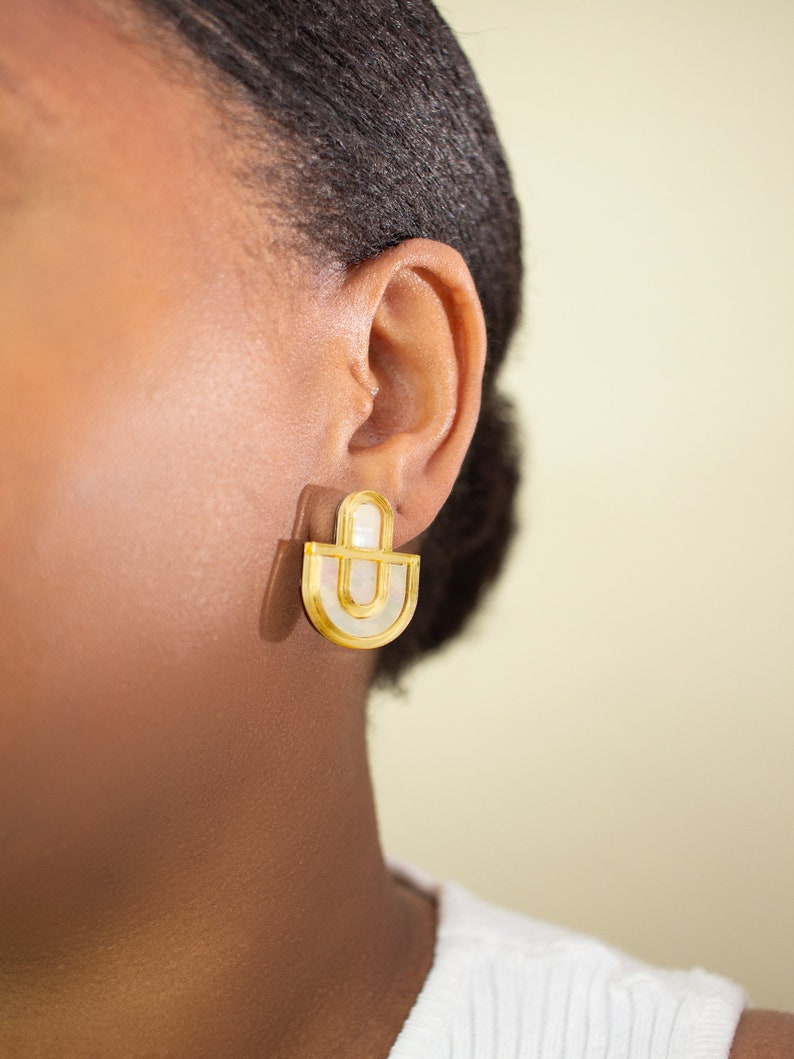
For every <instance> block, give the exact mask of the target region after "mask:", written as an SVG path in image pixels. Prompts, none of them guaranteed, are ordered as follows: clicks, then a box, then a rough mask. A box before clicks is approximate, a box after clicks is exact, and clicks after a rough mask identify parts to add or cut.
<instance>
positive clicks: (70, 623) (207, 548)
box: [0, 0, 484, 1059]
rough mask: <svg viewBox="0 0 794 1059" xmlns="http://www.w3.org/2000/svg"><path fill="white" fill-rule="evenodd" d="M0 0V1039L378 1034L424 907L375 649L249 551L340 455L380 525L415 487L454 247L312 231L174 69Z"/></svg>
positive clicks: (469, 318)
mask: <svg viewBox="0 0 794 1059" xmlns="http://www.w3.org/2000/svg"><path fill="white" fill-rule="evenodd" d="M3 14H4V15H5V18H4V19H3V22H4V25H5V27H6V28H5V29H4V32H3V34H2V41H0V66H2V70H3V75H2V76H3V81H2V85H0V129H2V133H1V135H2V142H3V150H2V156H1V157H2V176H0V180H1V181H2V184H1V185H0V195H1V196H2V206H1V207H0V231H2V237H1V238H0V277H1V278H0V314H1V316H2V319H3V329H2V335H0V422H1V423H2V424H3V444H2V451H0V478H1V479H2V482H3V489H2V493H1V494H0V554H2V557H3V558H2V570H1V571H0V651H1V652H2V654H1V655H0V672H1V674H2V675H1V678H0V689H1V690H0V730H1V731H2V733H3V743H2V751H1V753H2V774H1V778H0V784H1V785H2V791H1V792H0V806H2V809H1V810H0V840H1V841H2V849H1V851H0V860H1V861H2V864H3V872H2V878H1V880H0V908H2V910H3V918H2V922H0V961H2V962H1V964H0V974H2V978H3V982H2V989H0V996H2V1010H0V1024H2V1026H3V1054H4V1056H24V1057H26V1059H31V1057H35V1056H52V1055H55V1054H57V1055H64V1056H87V1055H97V1056H108V1055H113V1056H124V1055H136V1056H138V1055H150V1054H151V1055H154V1054H158V1055H159V1054H169V1055H174V1056H198V1055H227V1056H238V1055H239V1056H245V1055H249V1054H250V1055H262V1054H267V1055H270V1056H280V1055H290V1056H293V1057H294V1056H295V1055H298V1054H301V1055H302V1054H306V1055H312V1056H318V1057H319V1056H324V1055H336V1056H338V1055H340V1054H345V1055H348V1056H358V1055H362V1056H369V1057H372V1056H377V1055H381V1054H383V1055H385V1054H387V1052H388V1049H389V1047H390V1045H391V1043H392V1042H393V1040H394V1038H395V1037H396V1035H397V1032H398V1031H399V1028H400V1026H401V1024H402V1022H403V1020H404V1019H405V1017H406V1015H407V1013H408V1011H409V1009H410V1006H411V1004H412V1002H413V1000H414V999H415V997H416V994H417V992H418V991H419V989H420V987H421V984H422V981H423V979H424V977H425V975H426V973H427V970H428V968H429V964H430V961H431V958H432V947H433V937H434V909H433V906H432V903H431V902H430V901H429V899H427V898H425V897H423V896H420V895H418V894H417V893H415V892H414V891H412V890H410V889H409V888H408V887H407V886H405V885H404V884H400V883H398V882H396V881H395V880H394V879H392V877H391V876H390V875H389V873H388V871H387V869H386V867H385V866H384V862H383V858H382V854H381V851H380V847H379V844H378V836H377V828H376V823H375V816H374V810H373V804H372V792H371V787H370V779H369V771H368V766H367V758H366V746H365V725H364V711H365V700H366V693H367V686H368V683H369V678H370V671H371V666H372V656H371V655H369V654H368V653H366V652H354V651H349V650H345V649H343V648H340V647H337V646H335V645H332V644H330V643H328V642H327V641H325V640H323V639H322V638H321V637H320V636H319V635H318V634H317V633H316V632H315V631H314V630H313V629H312V628H311V627H310V625H309V623H308V622H307V621H306V619H305V618H304V617H302V615H301V613H300V610H299V607H298V604H297V600H298V599H299V595H298V583H299V567H298V566H297V563H296V561H295V560H296V556H295V549H294V548H291V547H289V546H287V548H286V551H285V554H286V556H287V561H285V562H280V563H279V565H278V572H277V576H276V577H273V576H271V572H272V570H273V564H274V557H276V555H277V554H278V553H279V549H280V548H281V549H282V551H283V550H284V549H283V547H282V546H283V545H284V543H285V542H289V541H290V540H291V539H292V538H293V534H294V533H300V535H301V538H302V539H307V538H314V539H319V540H329V539H331V530H332V520H333V512H334V509H335V506H336V504H337V503H338V502H339V500H340V499H341V498H342V497H343V496H344V495H346V494H347V493H348V492H351V491H353V490H355V489H362V488H374V489H376V490H378V491H380V492H383V493H384V494H385V495H387V496H388V497H390V499H391V500H392V502H393V504H394V505H395V506H396V508H397V516H396V522H395V544H396V546H400V545H403V544H405V542H406V541H409V540H411V539H412V538H414V537H416V536H417V535H418V534H419V533H421V531H422V530H423V529H424V528H425V527H426V526H427V524H428V523H429V521H430V520H431V519H432V518H433V516H434V514H435V512H436V510H437V509H438V507H439V506H440V505H441V503H443V500H444V499H445V497H446V495H447V493H448V491H449V489H450V488H451V486H452V482H453V481H454V477H455V475H456V473H457V469H458V467H459V464H460V461H461V459H462V457H463V454H464V452H465V448H466V445H467V444H468V440H469V437H470V434H471V431H472V429H473V424H474V421H475V418H476V414H477V402H478V396H477V395H478V384H479V374H480V371H481V367H482V359H483V355H484V337H483V325H482V319H481V315H480V312H479V306H478V304H477V301H476V297H475V296H474V292H473V287H472V284H471V280H470V278H469V276H468V273H467V271H466V269H465V266H464V265H463V263H462V261H461V260H460V258H459V257H458V255H457V254H455V253H454V252H453V251H451V250H449V249H448V248H446V247H442V246H438V245H435V244H429V243H424V242H414V243H409V244H404V245H403V246H402V247H400V248H398V249H397V250H395V251H392V252H390V253H388V254H385V255H382V257H381V258H379V259H378V260H377V261H376V262H373V263H372V264H371V265H369V266H364V267H361V268H359V269H357V270H355V271H353V272H351V273H347V274H345V273H340V272H339V271H338V270H332V269H330V268H325V269H322V268H320V267H318V266H313V265H312V264H311V263H310V262H307V261H306V260H304V259H302V258H300V257H299V256H298V255H297V254H295V253H293V252H291V251H289V250H287V249H285V248H284V246H283V245H281V241H280V233H283V229H282V228H281V227H280V226H279V225H278V224H276V223H275V221H273V222H272V223H270V222H268V218H267V217H266V216H263V214H262V212H261V210H258V211H255V210H254V209H253V207H252V206H250V205H249V204H248V203H247V202H246V201H245V200H244V198H243V195H242V194H241V192H240V191H239V189H238V187H237V185H236V183H235V180H234V178H233V175H232V174H233V172H234V171H235V168H236V166H237V164H238V163H239V158H238V157H237V151H238V148H237V146H236V144H235V143H234V141H233V138H232V137H231V135H230V133H229V132H228V129H227V126H226V125H225V124H224V122H223V121H222V120H221V117H220V115H219V113H218V111H217V110H216V109H215V108H214V107H213V106H212V105H211V103H210V102H209V101H208V99H207V97H206V95H205V94H203V93H202V92H201V91H200V90H199V89H198V88H197V86H196V84H195V82H193V81H191V79H190V78H189V77H185V76H184V71H180V76H179V77H174V76H173V75H172V74H170V73H169V71H168V69H167V68H166V67H165V66H164V64H163V63H162V61H161V57H160V56H159V55H158V54H157V53H156V51H155V50H154V49H147V48H145V47H142V46H140V45H137V44H135V43H134V41H132V40H131V39H130V38H129V37H128V36H127V35H126V34H125V33H123V32H121V31H120V30H119V27H117V26H116V25H115V24H114V23H113V22H111V21H109V20H108V19H106V18H105V17H104V16H103V15H101V14H100V13H99V11H98V9H94V8H93V7H92V6H90V5H88V4H83V3H72V2H65V0H28V2H26V3H25V4H23V5H17V4H16V3H12V2H11V0H9V2H8V3H4V4H3ZM251 232H256V234H257V238H256V244H257V245H256V250H255V252H254V253H252V252H251V242H252V239H251ZM423 357H427V358H429V361H430V370H429V369H428V366H427V364H423V363H422V358H423ZM307 487H308V488H307ZM296 521H297V523H298V525H297V526H296ZM274 607H276V608H277V609H278V611H279V612H278V614H277V617H278V619H279V621H278V622H277V623H276V624H279V625H280V631H279V634H278V636H272V635H266V630H267V629H269V628H270V627H271V626H272V624H273V622H272V621H271V620H270V619H271V618H272V615H271V614H270V613H269V611H272V610H273V608H274ZM152 1012H156V1013H157V1017H156V1018H153V1017H152Z"/></svg>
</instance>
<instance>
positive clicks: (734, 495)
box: [371, 0, 794, 1008]
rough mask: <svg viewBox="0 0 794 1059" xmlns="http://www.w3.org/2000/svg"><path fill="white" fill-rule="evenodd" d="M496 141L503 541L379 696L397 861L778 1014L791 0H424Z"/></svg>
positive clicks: (781, 997) (792, 616)
mask: <svg viewBox="0 0 794 1059" xmlns="http://www.w3.org/2000/svg"><path fill="white" fill-rule="evenodd" d="M443 10H444V11H445V13H446V15H447V17H448V18H449V20H450V21H451V23H452V24H453V26H454V27H455V28H456V29H457V30H458V31H459V32H460V34H461V40H462V42H463V45H464V47H465V48H466V50H467V51H468V53H469V54H470V56H471V58H472V60H473V62H474V64H475V67H476V69H477V70H478V73H479V75H480V78H481V80H482V82H483V84H484V87H485V90H486V93H487V94H488V96H489V98H490V100H491V102H492V105H493V107H494V110H495V113H496V116H497V120H498V123H499V126H500V129H501V131H502V134H503V138H504V139H505V141H506V143H507V146H508V150H509V154H510V156H511V158H512V163H513V168H514V172H515V176H516V178H517V182H518V187H519V191H520V195H521V199H522V201H523V207H524V212H525V221H526V235H527V262H528V265H529V282H528V287H527V322H526V325H525V327H524V330H523V332H522V334H521V336H520V339H519V342H518V344H517V346H516V351H515V359H514V363H513V367H512V369H511V374H510V375H509V383H510V389H511V390H512V391H513V392H514V393H515V394H516V395H517V396H518V398H519V400H520V403H521V407H522V416H523V421H524V423H525V431H526V434H527V436H528V441H529V448H530V455H529V460H528V476H527V478H528V481H527V488H526V490H525V493H524V496H523V502H522V512H523V522H524V530H523V535H522V537H521V541H520V545H519V547H518V549H517V553H516V555H515V558H514V562H513V564H512V566H511V568H510V570H509V575H508V578H507V580H506V581H505V583H504V584H503V585H502V586H501V588H500V590H499V591H498V593H497V594H496V595H495V596H494V598H493V599H492V601H491V605H490V606H489V607H488V609H487V611H486V612H485V613H484V614H483V616H482V618H481V620H480V621H479V623H478V626H477V628H476V629H475V630H474V632H473V634H471V635H470V636H469V637H468V638H467V639H466V640H465V642H463V643H461V644H460V645H459V646H457V647H456V648H455V649H453V650H451V651H449V652H448V653H447V654H445V655H444V656H443V657H441V658H440V659H439V660H438V661H437V662H434V663H432V664H429V665H427V666H426V667H425V668H424V670H423V671H420V672H417V674H416V676H415V678H414V679H413V680H412V681H411V682H410V684H409V691H410V694H409V696H408V697H407V698H406V699H404V700H399V699H398V700H384V699H382V698H381V699H378V700H377V701H376V702H375V704H374V708H373V713H372V725H371V727H372V742H373V752H374V760H375V771H376V786H377V791H378V797H379V802H380V806H381V814H382V821H383V830H384V836H385V840H386V845H387V848H388V849H389V851H390V852H391V853H392V854H393V855H396V856H399V857H402V858H404V859H409V860H413V861H415V862H417V863H420V864H421V865H422V866H424V867H426V868H428V869H430V870H432V871H433V872H435V873H439V874H441V875H442V876H453V877H457V878H458V879H460V880H461V881H463V882H465V883H466V884H468V885H469V886H470V887H471V888H474V889H476V890H477V891H479V892H480V893H481V894H482V895H484V896H486V897H488V898H490V899H493V900H495V901H499V902H502V903H506V904H510V905H512V906H514V907H517V908H519V909H522V910H524V911H526V912H529V913H531V914H533V915H535V916H538V917H542V918H547V919H551V920H554V921H556V922H561V923H567V924H569V925H571V926H573V927H576V928H579V929H581V930H584V931H587V932H590V933H595V934H598V935H601V936H604V937H606V938H607V939H608V940H610V941H612V942H614V943H616V944H618V945H620V946H622V947H624V948H628V949H629V950H630V951H633V952H634V953H636V954H637V955H640V956H642V957H644V958H646V959H648V960H651V961H654V962H657V963H662V964H671V965H686V966H689V965H691V964H693V963H700V964H703V965H706V966H707V967H709V968H710V969H712V970H717V971H720V972H722V973H724V974H727V975H730V976H732V977H734V978H736V979H738V980H739V981H741V982H743V983H744V984H745V986H746V987H747V988H748V989H749V990H750V993H751V996H752V998H753V1000H754V1001H755V1002H756V1003H758V1004H760V1005H768V1006H782V1007H788V1008H794V767H793V766H794V652H793V651H792V630H793V629H794V558H793V550H792V542H793V541H794V417H792V414H791V404H792V398H793V397H794V356H793V355H792V350H793V349H794V309H793V308H792V292H793V291H794V208H793V206H792V199H793V198H794V120H793V118H794V114H793V113H792V112H793V111H794V4H792V3H791V2H790V0H781V2H774V0H760V2H755V3H752V4H751V3H749V2H744V3H739V2H737V0H723V2H721V3H716V2H712V0H694V2H684V0H674V2H673V3H670V2H667V0H648V2H646V3H638V2H636V0H613V2H604V0H600V2H596V3H586V2H584V0H581V2H579V3H575V2H572V0H488V2H484V0H446V2H445V3H444V4H443Z"/></svg>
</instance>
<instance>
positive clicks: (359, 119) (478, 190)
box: [136, 0, 522, 683]
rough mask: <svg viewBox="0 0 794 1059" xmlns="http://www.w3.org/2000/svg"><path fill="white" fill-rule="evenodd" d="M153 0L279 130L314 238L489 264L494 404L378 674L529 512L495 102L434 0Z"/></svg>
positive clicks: (516, 248)
mask: <svg viewBox="0 0 794 1059" xmlns="http://www.w3.org/2000/svg"><path fill="white" fill-rule="evenodd" d="M136 3H137V5H138V7H139V8H141V9H142V10H143V11H144V12H145V13H148V14H149V15H153V16H155V17H156V19H157V21H158V23H160V24H166V25H168V26H170V27H171V28H172V29H173V30H175V31H176V32H177V33H178V34H179V35H181V37H182V38H183V39H184V40H185V41H186V42H187V43H188V44H189V45H190V48H191V49H192V52H193V53H194V54H195V55H196V56H198V57H199V59H200V60H202V62H203V63H204V64H205V66H207V68H208V69H213V72H214V73H215V74H218V73H219V72H220V74H221V76H222V79H223V80H225V81H226V82H228V83H229V84H233V85H234V86H235V88H236V90H237V91H238V92H242V95H243V97H244V98H245V100H246V101H247V102H250V105H251V107H252V108H253V110H254V112H255V113H256V114H257V115H258V116H259V117H260V119H262V120H263V121H264V124H265V127H266V128H267V129H269V130H271V132H272V133H274V134H275V138H276V141H277V143H278V144H279V145H280V146H281V147H282V148H283V150H282V151H281V152H280V162H279V165H280V172H279V174H277V177H278V179H277V182H276V183H277V188H276V192H275V193H276V195H277V197H278V201H279V205H280V207H282V209H283V210H284V211H285V212H286V214H287V215H288V216H289V218H290V224H291V225H292V226H293V227H294V231H295V234H296V236H297V237H298V238H299V240H300V241H301V243H302V244H303V245H305V246H307V247H309V248H310V249H311V250H313V251H314V252H315V253H316V254H318V255H322V256H323V257H325V258H327V259H329V260H331V261H334V262H336V263H338V264H339V265H340V266H342V267H352V266H354V265H356V264H359V263H361V262H362V261H364V260H366V259H368V258H371V257H373V256H375V255H377V254H378V253H380V252H382V251H383V250H385V249H386V248H388V247H391V246H395V245H397V244H399V243H400V242H402V241H403V240H406V239H410V238H413V237H425V238H429V239H436V240H439V241H441V242H443V243H447V244H449V245H450V246H453V247H454V248H455V249H456V250H458V251H459V252H460V254H461V255H462V256H463V258H464V260H465V261H466V263H467V265H468V267H469V269H470V271H471V273H472V276H473V278H474V282H475V285H476V287H477V292H478V294H479V297H480V301H481V303H482V308H483V313H484V316H485V322H486V329H487V338H488V355H487V360H486V370H485V379H484V384H483V397H482V409H481V412H480V418H479V421H478V425H477V428H476V431H475V434H474V439H473V441H472V444H471V446H470V449H469V452H468V454H467V457H466V459H465V461H464V465H463V468H462V470H461V473H460V475H459V477H458V480H457V482H456V484H455V487H454V489H453V491H452V493H451V495H450V497H449V499H448V500H447V502H446V503H445V505H444V507H443V508H442V510H441V512H440V513H439V515H438V517H437V518H436V519H435V521H434V522H433V524H432V525H431V526H430V527H429V529H428V530H427V531H426V533H425V534H423V536H422V542H421V550H422V580H421V590H420V594H419V604H418V606H417V610H416V614H415V616H414V618H413V621H412V622H411V624H410V625H409V627H408V629H407V630H406V632H404V633H403V634H402V636H400V637H399V638H398V639H397V640H395V641H393V642H392V643H390V644H388V645H387V646H386V647H383V648H381V649H380V652H379V657H378V662H377V667H376V671H375V677H376V680H378V681H380V682H381V683H389V682H394V681H396V680H397V678H398V677H399V676H400V674H401V673H402V672H403V671H404V670H405V669H406V668H407V667H408V666H409V665H411V664H412V663H413V662H415V661H416V660H418V659H419V658H420V657H422V656H423V655H424V654H426V653H427V652H429V651H432V650H434V649H436V648H438V647H440V646H441V645H442V644H444V643H446V642H447V641H448V640H449V638H450V637H452V636H454V635H455V634H456V633H457V632H458V631H459V630H460V629H461V628H462V627H463V626H464V624H465V623H466V621H467V620H468V618H469V616H470V615H471V613H472V612H473V611H474V609H475V608H476V606H477V604H478V602H479V600H480V598H481V597H482V595H483V593H484V591H485V590H486V589H487V587H488V586H489V585H490V584H492V582H493V581H494V579H495V577H496V575H497V574H498V572H499V570H500V569H501V567H502V564H503V561H504V557H505V554H506V550H507V546H508V543H509V541H510V538H511V536H512V535H513V532H514V529H515V514H514V506H515V494H516V489H517V485H518V481H519V472H518V445H517V441H516V431H515V427H514V423H513V415H512V408H511V406H510V404H509V402H508V401H507V400H506V399H505V398H504V397H502V396H501V395H500V394H499V393H498V391H497V390H496V388H495V377H496V373H497V370H498V368H499V366H500V365H501V363H502V360H503V359H504V355H505V352H506V349H507V344H508V341H509V339H510V337H511V334H512V332H513V330H514V328H515V325H516V322H517V318H518V314H519V308H520V291H521V271H522V268H521V235H520V224H519V210H518V205H517V202H516V198H515V194H514V192H513V187H512V184H511V180H510V175H509V171H508V166H507V163H506V161H505V157H504V153H503V151H502V147H501V145H500V143H499V139H498V136H497V133H496V130H495V128H494V124H493V121H492V118H491V115H490V112H489V109H488V105H487V103H486V101H485V99H484V97H483V94H482V91H481V89H480V87H479V85H478V83H477V80H476V78H475V76H474V73H473V72H472V69H471V67H470V65H469V63H468V60H467V59H466V57H465V55H464V54H463V51H462V50H461V48H460V46H459V45H458V43H457V41H456V40H455V37H454V35H453V34H452V32H451V30H450V29H449V27H448V26H447V25H446V23H445V22H444V20H443V19H442V18H441V16H440V15H439V13H438V12H437V10H436V9H435V7H434V6H433V4H432V3H431V2H430V0H136ZM269 175H270V176H272V173H271V174H269Z"/></svg>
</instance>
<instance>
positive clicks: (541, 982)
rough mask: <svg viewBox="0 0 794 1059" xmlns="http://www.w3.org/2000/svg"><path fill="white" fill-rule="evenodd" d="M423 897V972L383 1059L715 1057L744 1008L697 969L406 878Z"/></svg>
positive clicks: (738, 996) (404, 871)
mask: <svg viewBox="0 0 794 1059" xmlns="http://www.w3.org/2000/svg"><path fill="white" fill-rule="evenodd" d="M392 870H393V872H394V873H395V874H396V875H399V876H402V877H403V878H405V879H407V880H408V881H410V882H411V883H412V884H413V885H414V886H416V887H418V888H419V889H422V890H425V891H426V892H430V893H432V894H433V895H434V896H435V897H436V900H437V901H438V908H439V923H438V935H437V939H436V950H435V957H434V962H433V967H432V969H431V971H430V974H429V975H428V978H427V980H426V982H425V985H424V987H423V989H422V992H421V993H420V994H419V996H418V998H417V1000H416V1003H415V1004H414V1007H413V1009H412V1011H411V1013H410V1015H409V1017H408V1019H407V1021H406V1023H405V1025H404V1026H403V1028H402V1031H401V1032H400V1035H399V1037H398V1038H397V1041H396V1042H395V1044H394V1047H393V1048H392V1051H391V1053H390V1056H389V1059H726V1057H727V1055H728V1053H729V1051H730V1047H731V1042H732V1040H733V1035H734V1031H735V1029H736V1024H737V1022H738V1020H739V1016H740V1015H741V1012H742V1010H743V1008H744V1006H745V1003H746V998H745V995H744V993H743V992H742V990H741V989H739V987H738V986H735V985H733V984H732V983H731V982H728V981H726V980H725V979H723V978H717V977H715V976H714V975H710V974H707V973H706V972H705V971H701V970H694V971H687V972H684V971H663V970H660V969H657V968H654V967H649V966H647V965H646V964H643V963H640V962H639V961H637V960H634V959H632V958H631V957H629V956H626V955H625V954H624V953H621V952H618V951H617V950H615V949H612V948H610V947H609V946H607V945H604V944H602V943H601V942H598V941H595V940H593V939H591V938H587V937H583V936H581V935H578V934H573V933H570V932H568V931H565V930H561V929H559V928H557V927H551V926H548V925H547V924H545V923H539V922H536V921H534V920H531V919H528V918H526V917H524V916H521V915H518V914H516V913H513V912H508V911H506V910H505V909H501V908H496V907H494V906H493V905H488V904H485V903H484V902H482V901H480V900H478V899H477V898H476V897H474V896H472V895H471V894H470V893H468V892H467V891H466V890H464V889H463V888H462V887H460V886H457V885H456V884H454V883H444V884H437V883H434V882H432V881H431V880H430V879H429V878H428V877H427V876H425V875H424V874H423V873H421V872H418V871H417V870H416V869H414V868H408V867H406V866H405V865H401V864H394V863H393V864H392Z"/></svg>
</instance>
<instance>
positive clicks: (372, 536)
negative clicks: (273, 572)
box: [301, 491, 419, 648]
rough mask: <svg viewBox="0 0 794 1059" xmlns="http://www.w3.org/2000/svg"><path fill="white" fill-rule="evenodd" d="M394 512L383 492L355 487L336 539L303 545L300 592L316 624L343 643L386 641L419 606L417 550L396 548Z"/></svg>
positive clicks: (378, 644)
mask: <svg viewBox="0 0 794 1059" xmlns="http://www.w3.org/2000/svg"><path fill="white" fill-rule="evenodd" d="M393 532H394V512H393V511H392V509H391V505H390V504H389V501H388V500H387V499H386V498H385V497H384V496H381V495H380V493H373V492H370V491H366V492H361V493H351V494H350V496H348V497H345V499H344V500H343V501H342V503H341V504H340V506H339V510H338V511H337V514H336V533H335V543H334V544H319V543H318V542H317V541H307V542H306V544H304V546H303V577H302V578H301V595H302V596H303V605H304V607H305V608H306V613H307V615H308V616H309V620H310V621H311V623H312V625H313V626H314V627H315V629H317V631H318V632H321V633H322V634H323V636H325V637H326V638H327V639H328V640H331V641H332V643H335V644H339V645H340V646H342V647H354V648H368V647H382V646H383V644H386V643H389V642H390V641H391V640H393V639H394V638H395V637H396V636H399V635H400V633H401V632H402V631H403V630H404V629H405V627H406V625H407V624H408V622H409V621H410V620H411V618H412V616H413V613H414V610H415V609H416V599H417V595H418V591H419V556H418V555H407V554H405V553H403V552H393V551H392V550H391V547H392V535H393Z"/></svg>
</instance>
